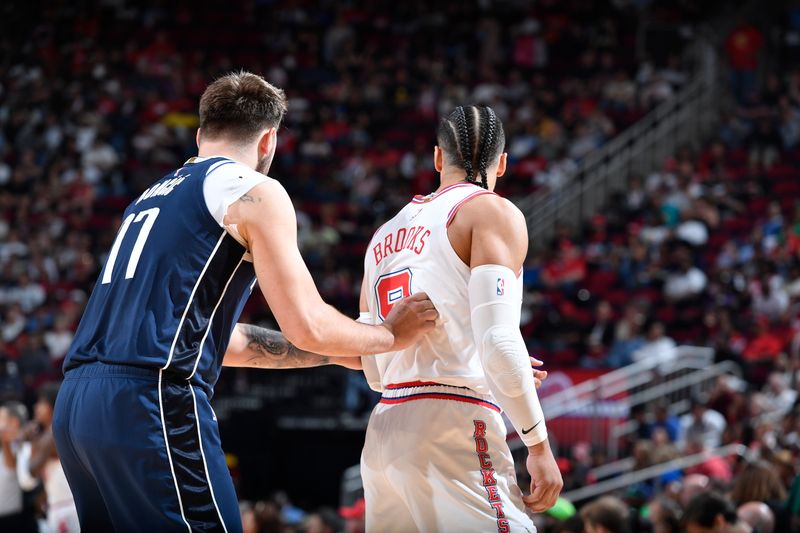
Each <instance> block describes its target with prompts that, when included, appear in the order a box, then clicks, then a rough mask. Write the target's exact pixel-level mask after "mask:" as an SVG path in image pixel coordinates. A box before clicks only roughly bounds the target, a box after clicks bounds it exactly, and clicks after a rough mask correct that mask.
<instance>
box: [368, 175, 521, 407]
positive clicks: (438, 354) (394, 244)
mask: <svg viewBox="0 0 800 533" xmlns="http://www.w3.org/2000/svg"><path fill="white" fill-rule="evenodd" d="M482 194H492V193H490V192H489V191H486V190H484V189H482V188H481V187H478V186H476V185H473V184H470V183H459V184H455V185H451V186H449V187H445V188H443V189H441V190H440V191H439V192H438V193H433V194H431V195H428V196H425V197H422V196H417V197H415V198H414V199H413V200H412V202H411V203H409V204H408V205H406V206H405V207H404V208H403V209H402V210H401V211H400V212H399V213H398V214H397V215H396V216H395V217H394V218H392V219H391V220H389V221H388V222H387V223H386V224H384V225H383V226H382V227H381V228H379V229H378V231H377V232H376V233H375V235H374V236H373V238H372V241H371V242H370V244H369V248H368V249H367V254H366V258H365V264H364V270H365V276H366V279H367V286H366V292H367V304H368V307H369V312H370V314H371V318H372V320H373V322H375V323H379V322H380V321H382V320H383V319H385V317H386V316H387V315H388V313H389V311H390V310H391V308H392V305H393V302H396V301H397V300H399V299H400V298H402V297H405V296H408V295H410V294H412V293H415V292H420V291H424V292H426V293H427V294H428V296H429V297H430V299H431V301H432V302H433V304H434V305H435V306H436V309H437V310H438V311H439V320H438V321H437V326H436V328H435V329H434V330H433V331H432V332H431V333H429V334H427V335H426V336H425V337H424V338H423V339H422V340H421V341H420V342H419V343H417V344H416V345H414V346H411V347H409V348H407V349H405V350H403V351H400V352H392V353H388V354H381V355H378V356H376V357H375V362H376V364H377V367H378V373H379V376H380V380H381V385H382V387H383V388H386V386H387V385H397V384H400V383H409V382H416V381H424V382H427V381H431V382H437V383H441V384H445V385H454V386H460V387H469V388H470V389H472V390H474V391H476V392H479V393H482V394H488V393H489V389H488V386H487V385H486V378H485V376H484V372H483V367H482V366H481V362H480V360H479V358H478V354H477V351H476V348H475V343H474V341H473V335H472V327H471V319H470V307H469V294H468V290H467V287H468V283H469V277H470V268H469V266H468V265H466V264H464V262H463V261H462V260H461V258H460V257H459V256H458V254H456V252H455V250H454V249H453V247H452V245H451V244H450V240H449V238H448V235H447V228H448V226H449V225H450V223H451V222H452V221H453V219H454V218H455V216H456V214H457V212H458V210H459V208H460V207H461V206H462V205H463V204H464V203H466V202H468V201H469V200H471V199H473V198H475V197H477V196H480V195H482ZM487 223H490V221H487ZM520 282H521V280H519V279H514V280H501V279H498V287H497V290H504V284H506V283H520Z"/></svg>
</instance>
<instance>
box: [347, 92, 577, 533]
mask: <svg viewBox="0 0 800 533" xmlns="http://www.w3.org/2000/svg"><path fill="white" fill-rule="evenodd" d="M437 137H438V139H437V140H438V146H436V147H435V148H434V164H435V166H436V170H437V171H438V172H439V173H440V178H441V185H440V187H439V189H438V190H437V191H435V192H433V193H431V194H429V195H428V196H417V197H415V198H414V199H413V200H411V202H410V203H409V204H408V205H406V207H404V208H403V209H402V210H401V211H400V212H399V213H398V214H397V215H396V216H395V217H394V218H392V219H391V220H390V221H389V222H387V223H386V224H385V225H384V226H382V227H381V228H380V229H379V230H378V231H377V232H376V234H375V236H374V237H373V239H372V241H371V242H370V244H369V248H368V250H367V255H366V258H365V278H364V284H363V287H362V294H361V318H360V320H361V321H363V322H368V323H380V322H381V321H382V320H383V319H385V317H386V316H387V315H388V313H389V311H390V310H391V309H392V306H393V304H394V303H395V302H397V301H399V300H400V299H402V298H405V297H408V296H409V295H411V294H413V293H416V292H419V291H425V292H426V293H427V294H428V296H429V297H430V299H431V301H432V302H433V303H434V305H435V306H436V308H437V310H438V311H439V315H440V318H439V320H438V321H437V326H436V328H435V329H434V330H433V331H432V332H430V333H428V334H427V335H426V336H425V337H424V338H423V339H422V340H421V341H419V342H418V343H416V344H415V345H412V346H411V347H409V348H406V349H404V350H402V351H396V352H391V353H386V354H381V355H378V356H375V357H364V358H362V364H363V366H364V372H365V374H366V375H367V380H368V381H369V383H370V386H371V387H372V388H373V389H375V390H377V391H379V392H382V397H381V400H380V403H379V404H378V405H377V406H376V407H375V410H374V411H373V413H372V415H371V417H370V421H369V426H368V428H367V436H366V442H365V445H364V451H363V454H362V457H361V474H362V477H363V480H364V490H365V498H366V507H367V508H366V528H367V531H368V532H392V531H395V532H408V531H425V532H427V531H459V532H464V531H500V532H504V531H535V527H534V525H533V522H532V521H531V519H530V517H529V516H528V515H527V514H526V512H525V511H526V507H527V509H528V510H530V511H534V512H542V511H545V510H546V509H548V508H550V507H552V506H553V505H554V504H555V502H556V499H557V497H558V494H559V492H560V491H561V488H562V485H563V483H562V480H561V475H560V472H559V470H558V467H557V465H556V463H555V460H554V458H553V455H552V452H551V450H550V446H549V444H548V440H547V429H546V427H545V420H544V416H543V414H542V409H541V407H540V404H539V399H538V397H537V394H536V389H535V386H534V376H533V374H532V372H531V366H530V360H529V358H528V351H527V349H526V347H525V343H524V341H523V339H522V336H521V333H520V330H519V321H520V307H521V303H522V281H521V279H520V274H521V270H522V264H523V261H524V260H525V256H526V254H527V250H528V233H527V228H526V225H525V218H524V216H523V215H522V213H521V212H520V211H519V209H517V208H516V207H515V206H514V205H513V204H512V203H511V202H509V201H507V200H505V199H503V198H501V197H499V196H497V195H496V194H494V193H493V192H492V191H493V189H494V187H495V184H496V182H497V178H498V177H499V176H502V175H503V173H504V172H505V168H506V154H505V153H503V147H504V143H505V135H504V133H503V128H502V124H501V122H500V120H499V119H498V118H497V117H496V115H495V113H494V112H493V111H492V109H491V108H488V107H482V108H478V107H474V106H470V107H458V108H457V109H456V110H455V111H453V113H452V114H451V115H450V116H449V117H448V118H446V119H444V120H442V122H441V124H440V126H439V130H438V136H437ZM501 411H504V412H505V413H506V414H507V415H508V417H509V419H510V420H511V422H512V424H513V425H514V427H515V428H516V430H517V433H518V434H519V436H520V437H521V439H522V440H523V442H525V444H526V445H527V446H528V450H529V455H528V460H527V468H528V471H529V472H530V475H531V478H532V482H531V494H530V495H529V496H524V497H523V495H522V491H521V490H520V489H519V487H518V486H517V482H516V475H515V471H514V463H513V459H512V457H511V452H510V451H509V448H508V445H507V444H506V441H505V437H506V427H505V424H504V422H503V419H502V417H501V414H500V413H501Z"/></svg>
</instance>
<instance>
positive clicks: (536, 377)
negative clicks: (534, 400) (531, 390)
mask: <svg viewBox="0 0 800 533" xmlns="http://www.w3.org/2000/svg"><path fill="white" fill-rule="evenodd" d="M543 364H544V363H543V362H542V361H539V360H538V359H536V358H535V357H531V368H533V367H536V366H542V365H543ZM546 379H547V370H536V369H535V368H534V370H533V382H534V383H535V384H536V389H537V390H538V389H539V388H540V387H541V386H542V381H544V380H546Z"/></svg>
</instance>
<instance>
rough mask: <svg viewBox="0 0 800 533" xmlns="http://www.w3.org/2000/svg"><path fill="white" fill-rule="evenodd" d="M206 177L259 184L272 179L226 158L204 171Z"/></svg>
mask: <svg viewBox="0 0 800 533" xmlns="http://www.w3.org/2000/svg"><path fill="white" fill-rule="evenodd" d="M206 177H207V178H210V177H217V178H224V179H228V178H230V179H239V180H245V181H248V182H253V181H255V182H261V181H267V180H270V179H272V178H270V177H269V176H266V175H264V174H262V173H261V172H257V171H256V170H255V169H253V168H251V167H248V166H247V165H245V164H244V163H240V162H239V161H234V160H233V159H227V158H226V159H222V160H220V161H217V162H216V163H214V164H212V165H211V166H209V167H208V170H206Z"/></svg>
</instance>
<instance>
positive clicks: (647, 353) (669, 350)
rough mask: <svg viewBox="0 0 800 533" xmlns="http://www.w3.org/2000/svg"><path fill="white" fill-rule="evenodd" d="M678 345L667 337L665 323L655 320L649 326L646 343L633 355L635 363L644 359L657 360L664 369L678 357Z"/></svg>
mask: <svg viewBox="0 0 800 533" xmlns="http://www.w3.org/2000/svg"><path fill="white" fill-rule="evenodd" d="M676 346H677V345H676V344H675V341H674V340H673V339H671V338H670V337H667V335H666V333H665V331H664V323H663V322H661V321H658V320H654V321H653V322H651V323H650V326H649V327H648V328H647V336H646V337H645V343H644V344H643V345H642V346H641V347H639V349H637V350H636V351H635V352H633V354H632V355H631V357H632V358H633V362H634V363H638V362H640V361H644V360H648V361H655V362H658V363H659V364H660V368H662V369H664V368H667V366H668V365H669V364H670V363H672V362H673V361H674V360H675V358H676V357H677V355H678V352H677V350H676V349H675V348H676Z"/></svg>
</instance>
